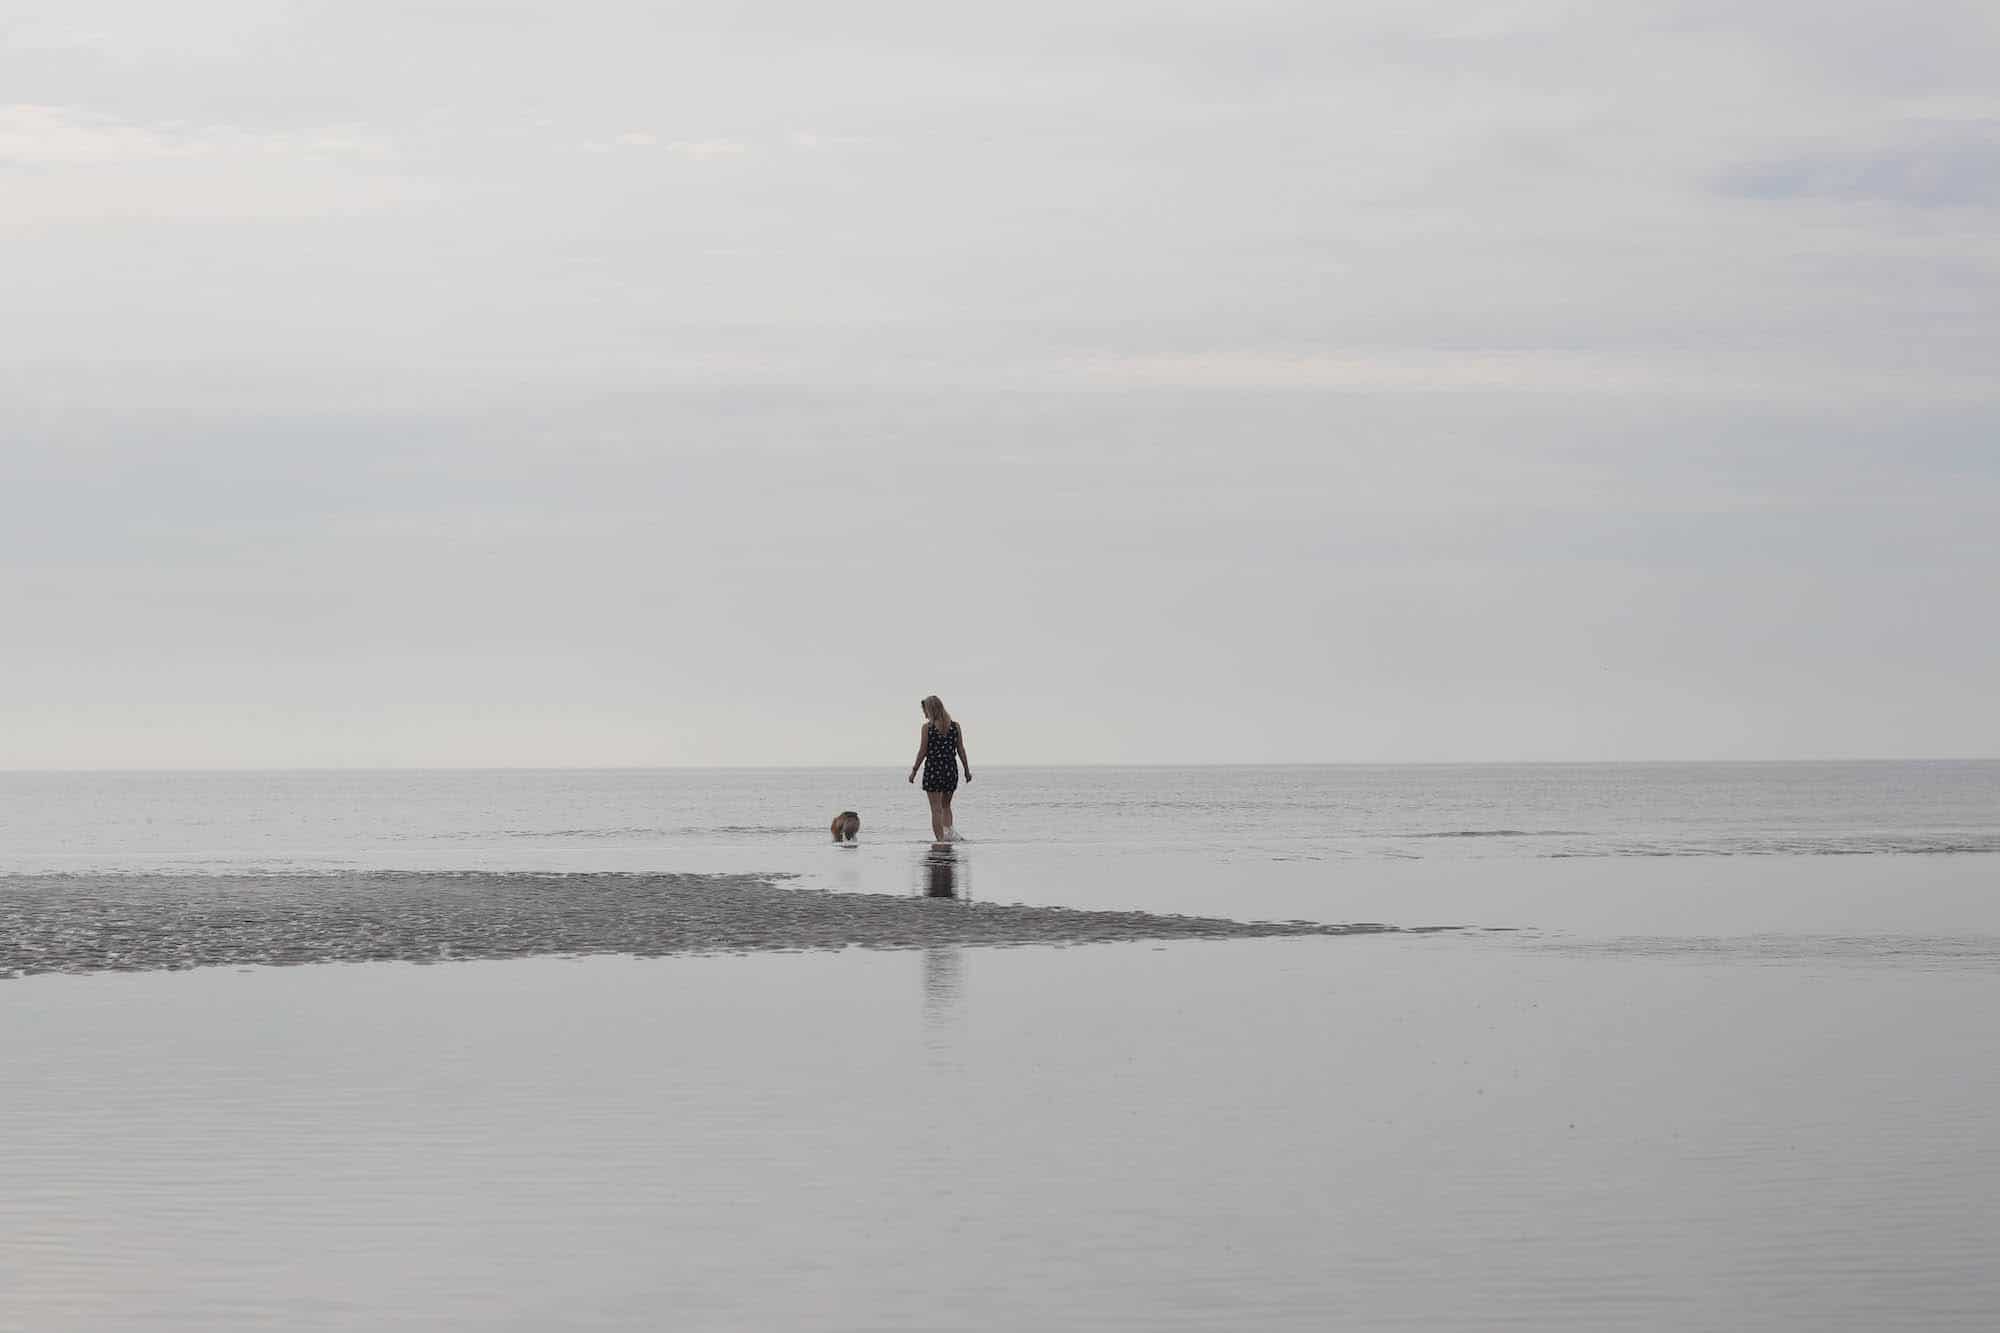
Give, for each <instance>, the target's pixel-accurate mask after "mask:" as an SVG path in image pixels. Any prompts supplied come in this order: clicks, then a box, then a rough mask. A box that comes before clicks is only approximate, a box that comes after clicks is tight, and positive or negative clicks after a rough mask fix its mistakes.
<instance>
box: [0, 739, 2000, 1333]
mask: <svg viewBox="0 0 2000 1333" xmlns="http://www.w3.org/2000/svg"><path fill="white" fill-rule="evenodd" d="M903 779H904V772H903V771H902V770H897V769H727V770H709V771H701V770H659V771H635V770H617V771H581V770H561V771H526V770H522V771H477V772H475V771H403V770H398V771H346V770H343V771H313V772H268V773H248V772H189V773H153V772H148V773H8V774H0V1068H4V1069H5V1070H6V1071H7V1075H6V1077H5V1079H4V1080H0V1124H5V1125H6V1127H7V1139H8V1145H9V1152H8V1154H7V1155H6V1165H5V1166H4V1167H0V1330H15V1329H20V1330H29V1329H32V1330H48V1329H60V1330H68V1329H76V1330H86V1329H87V1330H123V1329H134V1330H136V1329H188V1330H194V1329H250V1328H274V1327H281V1328H288V1329H386V1328H412V1329H415V1328H424V1329H458V1328H463V1329H522V1330H527V1329H563V1328H579V1329H621V1330H622V1329H653V1328H675V1329H732V1330H733V1329H744V1330H750V1329H760V1330H761V1329H772V1328H786V1329H829V1330H847V1329H853V1330H862V1329H912V1330H915V1329H966V1330H986V1329H1058V1328H1059V1329H1081V1330H1095V1329H1131V1330H1141V1329H1220V1328H1231V1329H1238V1328H1248V1329H1258V1328H1269V1329H1301V1330H1303V1329H1326V1328H1410V1329H1433V1328H1435V1329H1481V1328H1500V1327H1517V1328H1574V1329H1608V1328H1633V1329H1655V1328H1658V1329H1668V1328H1672V1329H1680V1328H1717V1329H1721V1328H1730V1329H1739V1328H1748V1329H1777V1328H1811V1329H1824V1328H1841V1329H1880V1328H1888V1327H1895V1328H1954V1329H1957V1328H1963V1329H1974V1328H1981V1329H1984V1328H1992V1327H2000V1266H1996V1265H1995V1264H1994V1263H1993V1262H1992V1256H1993V1255H1994V1254H2000V1112H1996V1109H1995V1108H2000V1023H1997V1022H1996V1020H1995V1015H1996V1014H2000V856H1996V853H2000V761H1936V762H1838V763H1836V762H1828V763H1769V764H1763V763H1737V764H1611V765H1565V764H1537V765H1464V766H1458V765H1424V766H1380V767H1374V766H1300V767H1240V768H1232V767H1201V768H1049V769H1029V768H982V769H980V770H978V772H977V777H976V779H975V780H974V781H973V782H971V783H969V784H966V785H964V786H962V787H961V788H960V791H959V794H958V798H957V826H958V831H959V832H960V834H961V835H962V837H963V841H959V842H955V843H951V844H945V845H940V844H935V843H933V841H932V840H931V835H930V830H929V827H928V822H927V814H926V809H925V804H924V800H923V797H922V794H921V793H920V792H918V791H916V790H915V789H914V788H913V787H911V786H909V785H908V784H907V783H906V782H905V781H904V780H903ZM842 810H854V811H856V812H858V813H859V815H860V817H861V821H862V827H861V834H860V838H859V840H858V842H856V843H854V844H852V845H837V844H835V843H834V841H833V840H832V838H831V836H830V834H829V831H828V823H829V821H830V820H831V819H832V818H833V816H834V815H835V814H836V813H838V812H840V811H842Z"/></svg>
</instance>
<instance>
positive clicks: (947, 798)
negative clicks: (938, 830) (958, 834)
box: [938, 791, 958, 837]
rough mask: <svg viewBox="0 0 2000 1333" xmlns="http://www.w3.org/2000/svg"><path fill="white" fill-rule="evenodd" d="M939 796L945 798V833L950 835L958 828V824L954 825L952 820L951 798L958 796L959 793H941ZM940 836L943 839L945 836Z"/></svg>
mask: <svg viewBox="0 0 2000 1333" xmlns="http://www.w3.org/2000/svg"><path fill="white" fill-rule="evenodd" d="M938 794H939V795H940V796H942V797H944V832H945V833H950V832H951V831H952V830H953V829H955V828H957V827H958V826H957V825H956V824H954V823H952V820H951V798H952V797H954V796H956V795H957V794H958V793H957V792H950V791H947V792H939V793H938ZM938 836H939V837H943V836H944V834H939V835H938Z"/></svg>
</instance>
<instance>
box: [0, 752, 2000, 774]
mask: <svg viewBox="0 0 2000 1333" xmlns="http://www.w3.org/2000/svg"><path fill="white" fill-rule="evenodd" d="M1990 763H2000V755H1913V756H1884V755H1833V756H1819V757H1812V758H1800V757H1792V758H1778V757H1766V758H1756V759H1745V758H1732V759H1332V760H1322V759H1304V760H1279V761H1240V760H1220V761H1202V762H1195V763H1173V762H1159V761H1152V762H1138V763H1112V762H1082V763H1055V764H1020V763H1011V764H987V765H982V768H985V769H993V770H997V771H1001V772H1009V771H1014V772H1018V771H1031V772H1033V771H1048V770H1063V769H1230V768H1243V769H1251V768H1642V767H1675V766H1679V767H1690V766H1697V765H1700V766H1725V765H1736V766H1746V767H1747V766H1751V765H1759V764H1761V765H1781V764H1796V765H1806V764H1990ZM876 768H883V769H887V770H888V771H891V772H895V771H899V770H898V766H895V765H887V764H501V765H495V764H299V765H251V764H245V765H215V766H210V767H173V766H166V765H161V766H145V767H118V766H107V767H100V768H86V767H78V768H10V767H0V776H21V777H28V776H46V775H56V774H78V775H83V774H143V773H159V774H195V773H245V774H248V773H781V772H828V773H835V772H844V773H852V772H865V771H868V770H872V769H876Z"/></svg>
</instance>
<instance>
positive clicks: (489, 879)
mask: <svg viewBox="0 0 2000 1333" xmlns="http://www.w3.org/2000/svg"><path fill="white" fill-rule="evenodd" d="M948 888H949V884H948V883H943V882H941V884H940V890H941V892H940V895H939V896H935V897H886V896H882V895H875V894H847V893H824V892H801V891H797V890H794V889H790V888H786V887H783V886H782V884H781V883H779V882H777V881H775V880H772V879H769V878H765V877H760V876H752V875H628V874H503V873H489V872H467V873H459V874H406V873H373V874H355V875H324V874H285V875H242V874H235V875H158V874H137V875H89V876H74V877H71V876H63V875H23V876H11V877H7V878H4V879H0V977H5V976H17V977H18V976H29V975H34V974H37V973H43V972H112V971H158V970H178V969H184V968H192V967H220V966H246V965H276V966H283V965H296V964H305V963H354V962H391V961H397V962H416V963H429V962H438V961H441V960H446V959H458V960H464V959H497V958H526V957H533V956H536V955H543V954H603V953H623V954H634V955H638V956H641V957H654V956H659V955H663V954H681V953H739V952H747V951H758V952H762V951H772V950H801V949H845V948H850V947H859V948H872V949H916V948H931V947H938V946H945V945H1021V944H1093V943H1104V942H1109V941H1117V940H1128V941H1129V940H1176V939H1248V938H1265V937H1271V936H1295V935H1365V934H1385V933H1393V932H1395V931H1397V930H1399V929H1401V928H1399V927H1396V926H1390V925H1383V924H1380V923H1377V922H1354V923H1346V924H1329V923H1324V922H1310V921H1237V920H1230V919H1227V918H1223V917H1215V916H1180V915H1166V914H1161V913H1155V912H1136V911H1104V910H1097V911H1083V910H1076V909H1071V908H1063V907H1050V906H1023V905H1010V904H994V903H980V902H967V901H964V900H963V899H960V898H956V897H947V896H943V891H945V890H947V889H948ZM1416 929H1437V928H1436V927H1430V928H1425V927H1417V928H1416Z"/></svg>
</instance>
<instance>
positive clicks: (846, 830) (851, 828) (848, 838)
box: [833, 810, 861, 842]
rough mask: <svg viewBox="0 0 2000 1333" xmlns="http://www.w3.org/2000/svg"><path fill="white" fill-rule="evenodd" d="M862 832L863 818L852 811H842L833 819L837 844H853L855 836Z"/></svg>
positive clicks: (834, 836) (834, 838)
mask: <svg viewBox="0 0 2000 1333" xmlns="http://www.w3.org/2000/svg"><path fill="white" fill-rule="evenodd" d="M860 832H861V816H860V815H857V814H855V813H854V812H853V811H852V810H842V811H841V812H840V813H839V814H837V815H835V816H834V817H833V840H834V841H835V842H853V841H854V838H855V835H856V834H858V833H860Z"/></svg>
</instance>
